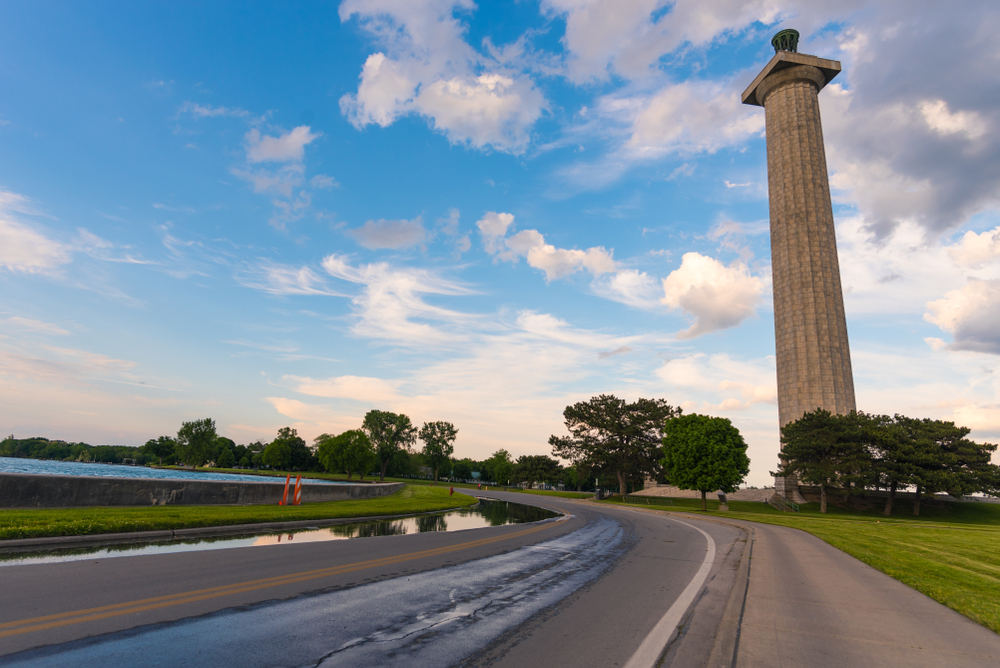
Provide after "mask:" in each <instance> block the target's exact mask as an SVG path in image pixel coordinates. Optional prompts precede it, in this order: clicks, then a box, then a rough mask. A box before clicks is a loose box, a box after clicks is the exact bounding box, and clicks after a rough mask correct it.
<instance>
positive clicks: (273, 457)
mask: <svg viewBox="0 0 1000 668" xmlns="http://www.w3.org/2000/svg"><path fill="white" fill-rule="evenodd" d="M312 457H313V455H312V453H311V452H310V451H309V448H308V446H306V442H305V441H304V440H303V439H302V437H301V436H299V434H298V432H297V431H296V430H295V429H292V428H291V427H282V428H281V429H279V430H278V436H277V438H275V439H274V440H273V441H271V443H270V444H268V446H267V447H266V448H264V455H263V458H262V461H263V462H264V463H265V464H267V465H268V466H270V467H272V468H276V469H280V470H288V469H297V470H300V471H305V470H308V469H309V468H310V467H311V464H312V461H311V460H312Z"/></svg>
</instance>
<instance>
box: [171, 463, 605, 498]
mask: <svg viewBox="0 0 1000 668" xmlns="http://www.w3.org/2000/svg"><path fill="white" fill-rule="evenodd" d="M157 468H163V469H171V470H176V471H191V470H192V469H191V468H190V467H188V466H161V467H157ZM194 470H195V471H196V472H201V473H235V474H238V475H257V476H263V477H270V478H284V477H285V476H287V475H288V473H289V472H288V471H268V470H259V471H258V470H252V469H218V468H208V467H199V468H197V469H194ZM291 475H292V480H294V479H295V476H297V475H301V476H302V477H303V478H307V479H308V478H315V479H317V480H337V481H341V482H354V483H373V482H379V479H378V477H377V476H376V477H371V476H369V477H368V478H366V479H365V480H360V479H359V478H358V477H357V476H354V477H353V478H351V479H350V480H348V479H347V475H345V474H343V473H323V472H317V471H306V472H303V471H293V472H292V474H291ZM385 482H405V483H406V484H407V485H428V486H433V487H454V488H455V489H476V490H482V491H489V490H493V491H497V490H501V491H504V492H524V493H525V494H540V495H542V496H559V497H563V498H567V499H589V498H591V497H593V496H594V493H593V492H560V491H556V490H547V489H521V488H520V487H507V488H504V487H503V486H502V485H492V484H491V485H489V486H488V489H486V488H482V487H480V486H479V485H477V484H476V483H474V482H448V481H446V480H439V481H438V482H434V481H433V480H427V479H421V478H393V477H392V476H386V478H385Z"/></svg>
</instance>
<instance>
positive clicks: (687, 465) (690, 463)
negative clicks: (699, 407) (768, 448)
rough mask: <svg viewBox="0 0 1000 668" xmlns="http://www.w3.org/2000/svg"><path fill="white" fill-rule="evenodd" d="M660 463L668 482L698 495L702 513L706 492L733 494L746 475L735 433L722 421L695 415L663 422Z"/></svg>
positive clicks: (742, 446)
mask: <svg viewBox="0 0 1000 668" xmlns="http://www.w3.org/2000/svg"><path fill="white" fill-rule="evenodd" d="M662 464H663V468H664V469H665V471H666V475H667V479H668V480H670V482H671V483H673V484H674V485H677V486H678V487H680V488H681V489H696V490H698V491H699V492H701V508H702V510H705V509H706V503H705V494H706V493H707V492H714V491H716V490H722V491H723V492H726V493H730V492H735V491H736V489H737V487H738V486H739V484H740V483H741V482H743V479H744V478H746V475H747V473H749V472H750V459H749V458H748V457H747V444H746V442H745V441H744V440H743V437H742V436H741V435H740V432H739V430H738V429H737V428H736V427H734V426H733V424H732V423H731V422H730V421H729V420H727V419H726V418H720V417H710V416H708V415H698V414H697V413H692V414H691V415H684V416H682V417H677V418H674V419H672V420H670V421H669V422H668V423H667V426H666V434H664V437H663V460H662Z"/></svg>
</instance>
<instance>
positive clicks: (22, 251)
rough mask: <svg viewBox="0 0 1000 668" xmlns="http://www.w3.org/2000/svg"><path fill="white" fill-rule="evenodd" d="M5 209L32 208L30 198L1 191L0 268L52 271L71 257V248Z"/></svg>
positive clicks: (29, 272)
mask: <svg viewBox="0 0 1000 668" xmlns="http://www.w3.org/2000/svg"><path fill="white" fill-rule="evenodd" d="M5 209H6V210H15V211H25V210H29V211H30V207H29V205H28V199H27V198H25V197H23V196H21V195H16V194H15V193H9V192H3V191H0V269H6V270H7V271H10V272H16V273H24V274H53V273H57V272H58V270H59V268H60V267H62V266H63V265H65V264H68V263H69V262H70V261H71V259H72V249H71V248H70V247H69V246H66V245H65V244H62V243H59V242H58V241H54V240H52V239H50V238H48V237H47V236H45V234H43V233H42V232H40V231H39V230H37V229H35V228H32V227H28V226H27V225H24V224H23V223H21V222H19V221H17V220H15V219H14V218H13V217H11V216H10V214H9V213H7V212H6V211H5Z"/></svg>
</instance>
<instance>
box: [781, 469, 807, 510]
mask: <svg viewBox="0 0 1000 668" xmlns="http://www.w3.org/2000/svg"><path fill="white" fill-rule="evenodd" d="M774 491H775V492H776V493H778V494H780V495H782V496H783V497H785V498H786V499H788V500H789V501H791V502H792V503H806V500H805V499H804V498H803V497H802V494H800V493H799V477H798V476H797V475H788V476H784V477H778V476H775V478H774Z"/></svg>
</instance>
